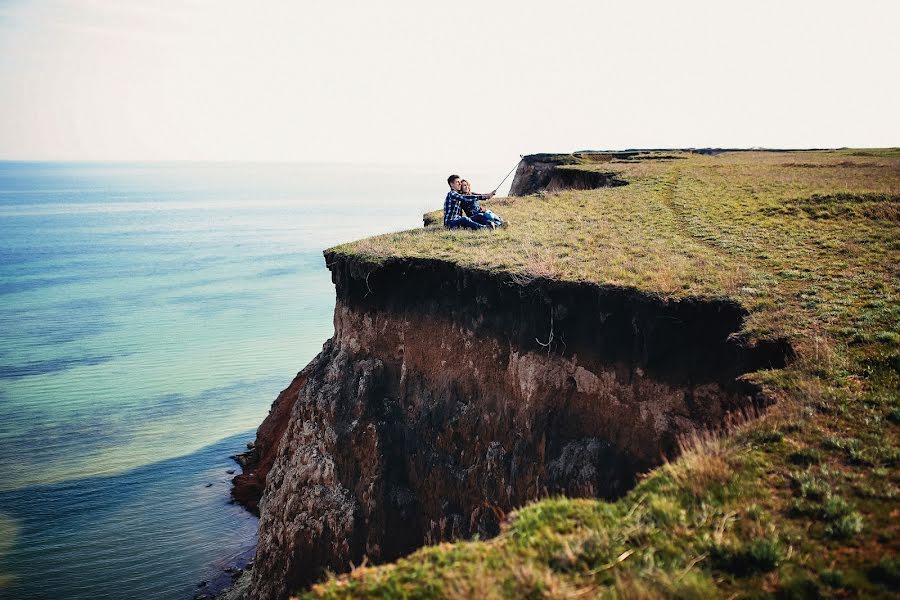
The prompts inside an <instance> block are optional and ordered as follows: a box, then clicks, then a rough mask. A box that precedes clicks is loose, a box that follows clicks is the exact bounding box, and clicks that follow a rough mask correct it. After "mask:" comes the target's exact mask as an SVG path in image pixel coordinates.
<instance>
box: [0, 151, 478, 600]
mask: <svg viewBox="0 0 900 600" xmlns="http://www.w3.org/2000/svg"><path fill="white" fill-rule="evenodd" d="M470 175H474V176H475V177H477V176H478V175H479V174H478V173H476V174H470ZM482 175H485V176H484V177H482V179H483V180H485V181H487V174H482ZM490 175H491V176H495V174H490ZM444 176H445V174H444V173H443V172H442V171H437V170H434V169H421V168H420V169H408V168H399V167H390V166H345V165H343V166H337V165H254V164H196V163H194V164H97V163H10V162H6V163H3V162H0V597H2V598H21V599H30V598H46V597H50V596H53V597H63V598H97V597H111V598H118V597H122V598H124V597H132V596H142V597H150V598H186V597H190V596H191V595H192V593H193V591H194V589H195V586H196V584H197V582H198V581H201V580H204V579H209V578H211V577H213V576H214V575H216V574H217V573H218V572H220V571H221V569H222V568H223V567H224V566H226V565H228V564H229V561H233V560H234V558H235V557H236V556H238V555H240V554H241V553H246V552H247V551H248V549H250V548H252V545H253V543H254V536H255V532H256V522H255V520H254V519H253V518H252V517H250V516H249V515H248V514H247V513H246V512H244V511H242V510H241V509H240V508H238V507H236V506H234V505H231V504H229V503H228V490H229V485H230V484H229V480H230V477H231V476H230V475H229V474H228V473H226V471H227V470H228V469H233V468H236V465H235V464H234V463H233V462H232V461H230V460H229V459H228V456H229V455H231V454H234V453H236V452H239V451H241V450H243V448H244V444H245V443H246V442H247V441H248V440H250V439H252V436H253V429H255V427H256V426H257V425H258V424H259V423H260V421H261V420H262V419H263V418H264V416H265V415H266V413H267V411H268V407H269V405H270V404H271V402H272V400H273V399H274V398H275V396H276V395H277V393H278V391H280V390H281V389H282V388H283V387H285V386H286V385H287V384H288V383H289V382H290V380H291V378H292V376H293V375H294V374H295V373H296V372H297V371H298V370H299V369H300V368H302V367H303V366H304V365H305V364H306V363H307V362H308V361H309V360H310V359H311V358H312V357H313V356H314V355H315V354H316V353H317V352H318V350H319V349H320V348H321V345H322V342H323V341H324V340H325V339H327V338H328V337H329V336H330V335H331V333H332V329H333V328H332V311H333V308H334V290H333V287H332V285H331V279H330V275H329V273H328V271H327V270H326V269H325V267H324V262H323V258H322V253H321V251H322V249H324V248H326V247H328V246H331V245H333V244H335V243H339V242H342V241H349V240H352V239H356V238H359V237H364V236H367V235H372V234H375V233H381V232H386V231H392V230H397V229H407V228H411V227H416V226H419V225H420V224H421V214H422V212H424V211H425V210H426V209H434V208H439V207H440V203H441V200H442V198H443V194H444V190H445V188H446V185H445V184H444V183H443V178H444ZM477 181H478V179H477V178H476V182H477ZM400 182H402V185H401V184H400ZM209 484H212V485H209Z"/></svg>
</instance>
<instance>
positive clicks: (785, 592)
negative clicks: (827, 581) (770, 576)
mask: <svg viewBox="0 0 900 600" xmlns="http://www.w3.org/2000/svg"><path fill="white" fill-rule="evenodd" d="M775 597H776V598H779V599H784V600H818V598H821V597H822V594H821V592H820V591H819V586H818V585H817V584H816V582H815V581H813V580H812V579H810V578H808V577H806V576H802V575H801V576H798V577H792V578H790V579H787V580H786V581H784V582H782V584H781V589H779V590H778V593H777V594H776V595H775Z"/></svg>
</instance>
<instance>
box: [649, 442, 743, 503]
mask: <svg viewBox="0 0 900 600" xmlns="http://www.w3.org/2000/svg"><path fill="white" fill-rule="evenodd" d="M679 447H680V449H681V456H679V457H678V460H677V461H676V462H674V463H668V464H666V470H667V471H668V472H669V474H671V476H672V478H673V479H674V480H675V481H676V482H678V484H679V485H680V486H681V487H682V488H684V489H685V490H687V491H688V492H690V493H691V494H692V495H693V496H696V497H698V498H699V497H701V496H704V495H706V494H708V493H710V491H714V488H719V489H721V486H724V485H725V484H727V483H728V482H729V481H730V480H731V478H732V475H733V474H734V470H733V469H732V468H731V465H729V464H728V462H727V461H726V460H725V455H726V451H725V448H724V446H723V444H722V443H721V440H720V439H719V437H718V436H717V435H716V434H714V433H711V432H707V433H700V434H695V435H694V436H692V437H690V438H687V439H682V440H680V441H679Z"/></svg>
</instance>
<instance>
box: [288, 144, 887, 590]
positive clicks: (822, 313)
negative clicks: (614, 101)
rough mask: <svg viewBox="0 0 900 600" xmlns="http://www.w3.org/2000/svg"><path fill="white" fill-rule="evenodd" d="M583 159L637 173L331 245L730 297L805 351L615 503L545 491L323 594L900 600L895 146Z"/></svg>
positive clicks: (386, 256) (760, 332) (764, 332)
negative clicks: (734, 420) (488, 531)
mask: <svg viewBox="0 0 900 600" xmlns="http://www.w3.org/2000/svg"><path fill="white" fill-rule="evenodd" d="M666 155H667V156H668V158H667V156H663V157H660V158H658V159H656V160H615V159H612V160H605V159H604V160H600V159H598V158H596V157H595V158H593V159H590V160H589V159H578V158H575V157H572V158H571V159H567V161H566V162H568V163H570V164H568V165H566V168H579V169H588V170H590V169H596V170H602V171H609V170H615V171H617V172H618V173H619V176H620V177H621V178H623V179H625V180H627V181H628V182H629V185H627V186H624V187H618V188H609V189H599V190H590V191H568V192H561V193H557V194H549V195H543V196H530V197H525V198H516V199H499V200H495V201H493V202H489V203H486V204H487V205H488V206H490V207H491V209H492V210H494V211H495V212H497V213H499V214H501V215H503V216H504V217H505V218H507V219H508V220H509V221H510V223H511V225H510V227H509V228H508V229H505V230H500V231H495V232H464V231H461V232H450V231H445V230H443V229H441V228H439V227H431V228H424V229H417V230H413V231H406V232H399V233H394V234H388V235H385V236H380V237H377V238H371V239H367V240H361V241H359V242H355V243H353V244H346V245H343V246H339V247H337V248H336V249H335V250H336V251H338V252H339V253H345V254H351V255H354V256H356V257H359V258H361V259H363V260H365V261H368V262H370V263H371V264H372V268H377V266H378V265H379V264H380V263H382V262H383V261H386V260H390V259H392V258H395V257H420V258H441V259H444V260H448V261H453V262H455V263H458V264H460V265H463V266H467V267H471V268H477V269H486V270H489V271H493V272H496V273H498V275H500V276H509V277H510V278H511V279H513V280H514V281H521V280H522V279H523V278H533V277H547V278H555V279H563V280H570V281H588V282H595V283H598V284H610V285H619V286H630V287H635V288H639V289H642V290H645V291H648V292H650V293H654V294H657V295H659V296H661V297H664V298H681V297H694V296H699V297H728V298H733V299H736V300H737V301H739V302H741V303H742V304H743V305H744V306H745V307H746V308H747V309H748V310H749V311H750V316H749V318H748V319H747V321H746V323H745V330H746V331H745V333H747V334H748V335H749V336H750V337H751V338H753V337H756V338H761V337H768V336H786V337H788V338H790V339H791V341H792V343H793V344H794V346H795V347H796V349H797V351H798V359H797V360H796V361H795V362H794V363H793V364H792V365H791V366H789V367H788V368H786V369H783V370H779V371H763V372H758V373H754V374H752V375H751V376H750V378H751V379H753V380H754V381H756V382H758V383H760V384H761V385H762V386H763V387H764V389H765V390H766V391H767V393H769V394H770V395H772V396H773V397H774V398H775V399H777V400H778V402H777V403H776V404H775V405H774V406H773V407H772V408H771V409H770V411H769V413H768V414H767V415H766V416H765V417H763V418H761V419H757V420H753V421H749V422H746V423H743V424H740V425H739V426H736V427H735V428H733V430H732V431H731V433H730V435H728V436H727V437H724V438H722V437H713V436H710V437H706V438H700V439H696V440H690V441H686V442H685V445H684V447H683V454H682V456H681V458H680V459H678V460H676V461H675V462H673V463H670V464H665V465H663V466H662V467H660V468H658V469H656V470H654V471H652V472H651V473H648V474H647V475H646V476H645V477H644V478H643V479H642V481H641V482H640V483H639V484H638V486H637V487H636V488H635V489H634V490H632V491H631V492H630V493H629V494H628V495H626V496H625V497H624V498H622V499H621V500H619V501H617V502H614V503H606V502H602V501H594V500H576V499H565V498H550V499H545V500H543V501H540V502H536V503H533V504H529V505H527V506H525V507H523V508H521V509H520V510H518V511H516V512H515V513H513V515H512V516H511V518H510V520H509V521H508V522H507V523H506V524H505V525H504V528H503V531H502V533H501V534H500V536H498V537H497V538H495V539H492V540H488V541H469V542H457V543H454V544H442V545H440V546H435V547H428V548H424V549H422V550H420V551H418V552H416V553H414V554H413V555H411V556H409V557H407V558H405V559H403V560H400V561H397V562H396V563H394V564H391V565H385V566H380V567H372V566H365V567H360V568H357V569H355V570H354V571H353V572H352V573H350V574H348V575H345V576H341V577H333V578H331V579H329V580H328V581H326V582H324V583H322V584H320V585H318V586H316V587H315V588H314V589H313V590H312V591H311V592H309V593H307V594H306V595H307V596H309V597H322V598H346V597H362V596H366V597H381V598H439V597H449V598H453V597H460V598H462V597H473V596H481V597H484V598H528V597H533V598H575V597H604V598H657V597H659V598H708V597H750V596H752V597H766V596H779V597H787V598H791V597H798V598H800V597H817V596H823V597H879V596H880V597H889V596H890V595H891V594H892V592H893V590H896V588H897V585H898V581H900V563H898V560H897V550H898V544H900V527H898V519H897V515H898V511H900V504H898V485H900V475H898V465H900V444H898V432H900V431H898V428H900V302H898V293H900V267H898V265H900V219H898V213H900V210H898V205H900V151H898V150H897V149H865V150H859V149H850V150H841V151H827V152H798V153H765V152H753V153H743V152H742V153H726V154H721V155H717V156H700V155H693V154H689V153H680V154H677V155H674V156H677V159H676V158H672V156H673V154H672V153H666Z"/></svg>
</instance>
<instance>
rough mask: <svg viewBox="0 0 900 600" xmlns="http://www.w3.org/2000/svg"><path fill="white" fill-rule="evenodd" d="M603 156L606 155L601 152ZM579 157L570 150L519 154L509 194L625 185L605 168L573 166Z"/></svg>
mask: <svg viewBox="0 0 900 600" xmlns="http://www.w3.org/2000/svg"><path fill="white" fill-rule="evenodd" d="M603 156H606V155H603ZM579 161H580V157H576V156H575V155H572V154H532V155H529V156H525V157H523V158H522V161H521V162H520V163H519V166H518V168H517V169H516V174H515V176H514V177H513V182H512V186H511V187H510V189H509V195H510V196H527V195H529V194H536V193H538V192H544V191H546V192H556V191H559V190H591V189H595V188H601V187H617V186H620V185H627V183H628V182H627V181H625V180H623V179H620V178H619V176H618V174H616V173H615V172H612V171H609V172H604V171H595V170H583V169H573V168H571V165H574V164H576V163H578V162H579Z"/></svg>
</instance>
